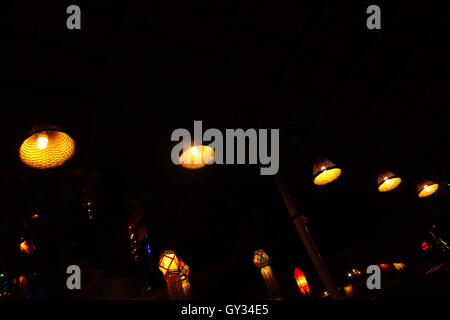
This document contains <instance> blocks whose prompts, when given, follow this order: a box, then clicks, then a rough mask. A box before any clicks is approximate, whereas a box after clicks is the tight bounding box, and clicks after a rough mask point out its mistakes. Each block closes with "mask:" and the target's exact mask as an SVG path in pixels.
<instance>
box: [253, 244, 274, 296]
mask: <svg viewBox="0 0 450 320" xmlns="http://www.w3.org/2000/svg"><path fill="white" fill-rule="evenodd" d="M253 263H254V264H255V266H257V267H258V268H259V270H260V271H261V275H262V277H263V279H264V283H265V284H266V288H267V292H268V294H269V297H270V298H271V299H280V290H279V289H278V284H277V281H276V280H275V277H274V275H273V271H272V268H271V267H270V265H269V256H268V255H267V254H266V253H265V252H264V250H262V249H259V250H256V251H255V252H254V254H253Z"/></svg>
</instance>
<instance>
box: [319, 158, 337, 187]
mask: <svg viewBox="0 0 450 320" xmlns="http://www.w3.org/2000/svg"><path fill="white" fill-rule="evenodd" d="M341 173H342V170H341V169H339V168H338V167H336V165H335V164H334V163H333V162H331V161H330V160H328V159H325V158H322V159H319V160H317V161H316V162H315V163H314V164H313V177H314V184H316V185H318V186H323V185H325V184H328V183H330V182H333V181H334V180H336V179H337V178H339V176H340V175H341Z"/></svg>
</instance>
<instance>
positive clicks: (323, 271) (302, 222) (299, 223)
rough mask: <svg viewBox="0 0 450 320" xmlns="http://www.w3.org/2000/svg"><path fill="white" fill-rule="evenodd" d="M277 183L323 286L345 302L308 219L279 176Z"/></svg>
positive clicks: (335, 298)
mask: <svg viewBox="0 0 450 320" xmlns="http://www.w3.org/2000/svg"><path fill="white" fill-rule="evenodd" d="M275 182H276V184H277V187H278V191H279V192H280V194H281V197H282V198H283V201H284V204H285V205H286V208H287V209H288V211H289V213H290V215H291V217H292V220H293V221H294V224H295V227H296V228H297V231H298V233H299V234H300V236H301V238H302V240H303V244H304V245H305V247H306V250H307V251H308V254H309V257H310V258H311V260H312V262H313V263H314V266H315V267H316V270H317V272H318V273H319V276H320V278H321V279H322V282H323V284H324V285H325V288H326V289H327V291H328V292H329V293H330V295H331V297H332V298H333V299H334V300H343V299H344V297H343V295H341V293H340V292H339V290H338V289H337V287H336V285H335V283H334V281H333V279H332V277H331V275H330V274H329V272H328V270H327V267H326V266H325V263H324V262H323V260H322V257H321V256H320V253H319V250H317V248H316V245H315V244H314V241H313V239H312V237H311V234H310V233H309V231H308V228H307V226H306V217H305V216H303V215H301V214H300V213H299V212H298V211H297V207H296V206H295V203H294V201H293V200H292V198H291V195H290V194H289V192H288V190H287V187H286V185H285V184H284V182H283V181H282V180H281V177H280V176H279V175H278V174H276V175H275Z"/></svg>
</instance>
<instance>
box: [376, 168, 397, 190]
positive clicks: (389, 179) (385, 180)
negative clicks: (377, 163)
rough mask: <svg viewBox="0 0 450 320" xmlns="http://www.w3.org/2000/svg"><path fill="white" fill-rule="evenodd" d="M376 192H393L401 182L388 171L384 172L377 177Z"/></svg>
mask: <svg viewBox="0 0 450 320" xmlns="http://www.w3.org/2000/svg"><path fill="white" fill-rule="evenodd" d="M377 182H378V191H380V192H388V191H391V190H394V189H395V188H397V187H398V185H399V184H400V183H401V182H402V179H401V178H400V177H397V176H396V175H395V174H393V173H392V172H390V171H386V172H384V173H382V174H380V175H379V176H378V180H377Z"/></svg>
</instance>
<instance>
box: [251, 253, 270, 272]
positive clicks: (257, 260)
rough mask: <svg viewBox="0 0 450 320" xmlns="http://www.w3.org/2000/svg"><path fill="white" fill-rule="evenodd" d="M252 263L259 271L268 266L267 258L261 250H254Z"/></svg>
mask: <svg viewBox="0 0 450 320" xmlns="http://www.w3.org/2000/svg"><path fill="white" fill-rule="evenodd" d="M253 263H254V264H255V266H257V267H258V268H260V269H261V268H264V267H266V266H268V265H269V256H268V255H267V253H265V252H264V250H262V249H259V250H256V251H255V253H254V255H253Z"/></svg>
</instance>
